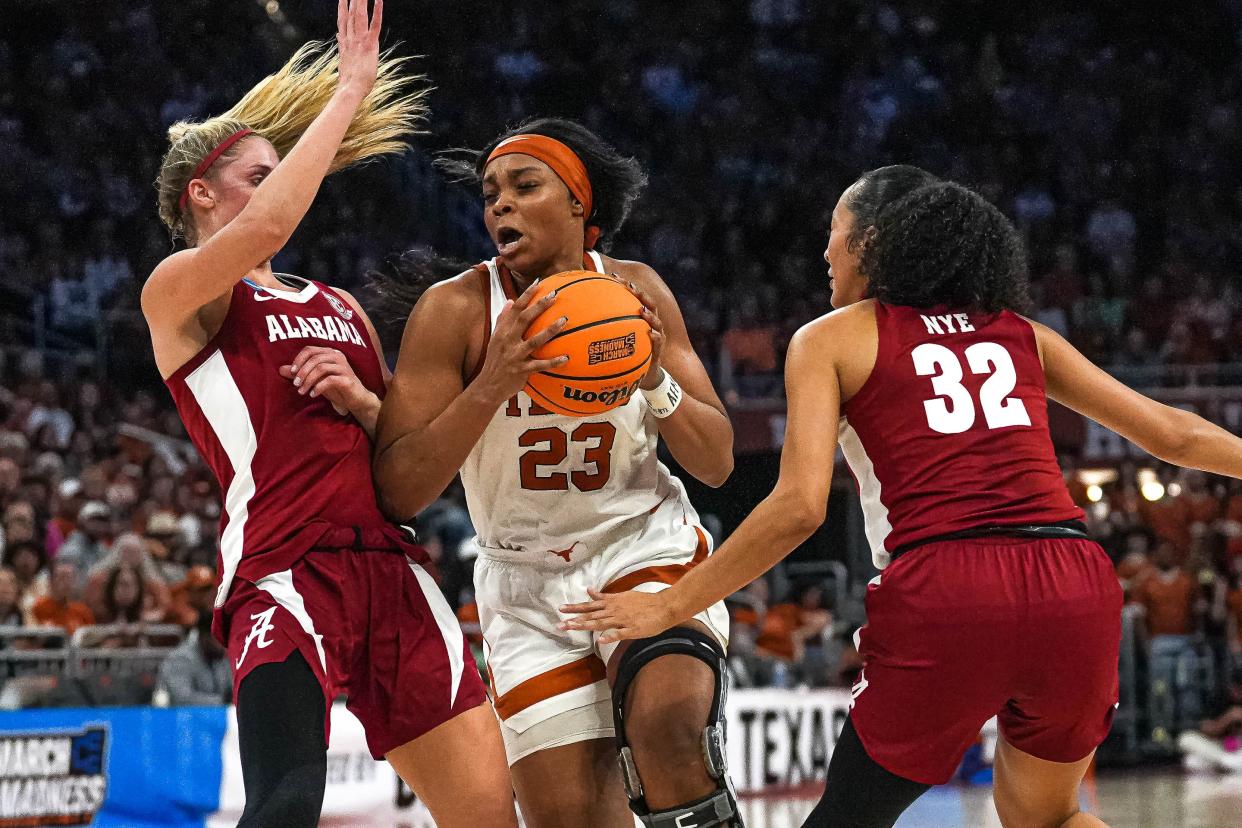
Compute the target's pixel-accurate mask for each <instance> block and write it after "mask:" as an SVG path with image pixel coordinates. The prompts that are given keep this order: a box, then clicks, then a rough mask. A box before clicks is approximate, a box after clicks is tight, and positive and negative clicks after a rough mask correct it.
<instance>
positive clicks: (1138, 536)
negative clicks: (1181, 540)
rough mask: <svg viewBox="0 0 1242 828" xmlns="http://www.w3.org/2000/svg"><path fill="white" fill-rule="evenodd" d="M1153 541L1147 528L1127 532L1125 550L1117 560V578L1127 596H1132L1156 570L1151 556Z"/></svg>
mask: <svg viewBox="0 0 1242 828" xmlns="http://www.w3.org/2000/svg"><path fill="white" fill-rule="evenodd" d="M1151 541H1152V538H1151V533H1150V532H1148V531H1147V530H1146V529H1141V528H1140V529H1132V530H1131V531H1130V532H1128V533H1127V534H1126V546H1125V551H1124V552H1123V553H1122V556H1121V560H1120V561H1118V562H1117V580H1119V581H1121V588H1122V589H1124V590H1125V593H1126V596H1127V597H1131V598H1132V597H1133V595H1134V589H1135V588H1136V587H1137V586H1138V585H1139V584H1140V583H1142V582H1143V580H1144V579H1145V578H1147V576H1149V575H1151V574H1152V572H1154V571H1155V567H1154V566H1153V565H1152V562H1151V557H1150V551H1151Z"/></svg>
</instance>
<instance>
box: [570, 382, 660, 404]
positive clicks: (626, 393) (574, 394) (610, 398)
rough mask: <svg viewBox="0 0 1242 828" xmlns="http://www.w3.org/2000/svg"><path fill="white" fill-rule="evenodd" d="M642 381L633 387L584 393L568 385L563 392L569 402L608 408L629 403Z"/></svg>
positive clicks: (626, 386) (627, 386) (635, 383)
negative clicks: (593, 404) (596, 404)
mask: <svg viewBox="0 0 1242 828" xmlns="http://www.w3.org/2000/svg"><path fill="white" fill-rule="evenodd" d="M640 381H641V380H639V381H636V382H634V384H633V385H625V386H622V387H620V388H610V389H608V390H606V391H583V390H582V389H581V388H571V387H570V386H568V385H566V386H563V387H562V390H563V391H564V394H565V399H567V400H573V401H575V402H584V403H594V402H597V403H600V404H602V405H606V406H614V405H617V404H619V403H624V402H626V401H628V400H629V398H630V397H632V396H633V395H634V392H635V391H637V390H638V382H640Z"/></svg>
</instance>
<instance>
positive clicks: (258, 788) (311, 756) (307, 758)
mask: <svg viewBox="0 0 1242 828" xmlns="http://www.w3.org/2000/svg"><path fill="white" fill-rule="evenodd" d="M324 715H325V712H324V699H323V690H322V689H321V688H320V686H319V680H318V679H316V678H315V674H314V673H312V672H311V668H310V665H309V664H307V663H306V659H304V658H303V657H302V655H301V653H299V652H297V651H294V653H293V654H292V655H291V656H289V658H287V659H286V660H284V661H282V662H280V663H278V664H264V665H262V666H260V667H256V668H255V669H254V671H253V672H251V673H250V674H249V675H248V676H246V677H245V678H244V679H242V683H241V687H239V688H238V690H237V739H238V742H239V744H240V747H241V761H242V781H243V782H244V783H245V786H246V810H245V811H244V812H243V813H242V817H241V821H240V822H239V823H238V828H267V826H272V828H276V827H277V826H279V828H314V826H316V825H318V824H319V811H320V809H321V808H322V807H323V793H324V786H325V784H326V782H327V770H328V745H327V743H326V742H325V741H324Z"/></svg>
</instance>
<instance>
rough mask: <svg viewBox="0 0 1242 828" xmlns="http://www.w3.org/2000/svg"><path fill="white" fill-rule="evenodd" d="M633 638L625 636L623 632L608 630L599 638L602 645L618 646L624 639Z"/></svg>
mask: <svg viewBox="0 0 1242 828" xmlns="http://www.w3.org/2000/svg"><path fill="white" fill-rule="evenodd" d="M632 637H633V636H628V635H623V634H622V631H621V630H608V631H606V632H605V633H604V634H603V635H601V636H600V637H599V643H600V644H616V643H617V642H618V641H621V640H622V639H624V638H632Z"/></svg>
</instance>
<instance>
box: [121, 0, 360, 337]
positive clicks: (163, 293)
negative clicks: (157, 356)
mask: <svg viewBox="0 0 1242 828" xmlns="http://www.w3.org/2000/svg"><path fill="white" fill-rule="evenodd" d="M383 8H384V6H383V0H376V3H375V14H374V16H373V19H372V20H371V21H370V22H369V23H368V21H367V3H366V0H353V1H352V3H351V4H349V5H348V6H347V5H346V0H340V2H339V6H338V9H337V27H338V32H337V41H338V50H339V54H340V73H339V75H340V85H339V86H338V88H337V91H336V94H335V95H334V96H333V97H332V99H331V101H329V103H328V105H327V106H326V107H324V110H323V111H322V112H321V113H319V116H318V117H317V118H315V120H314V121H313V122H311V125H310V127H309V128H307V130H306V132H305V133H304V134H303V135H302V137H301V139H299V140H298V142H297V144H296V145H295V146H294V148H293V149H292V150H291V151H290V152H289V154H288V155H286V156H285V157H284V158H283V159H282V160H281V161H280V163H279V164H277V165H276V168H275V169H274V170H272V172H271V174H270V175H268V176H267V177H266V178H265V179H263V182H262V183H261V184H259V186H258V187H257V188H256V189H255V191H254V194H253V195H252V196H251V198H250V201H249V202H248V203H247V204H246V206H245V207H244V208H243V209H242V211H241V212H240V213H239V214H238V215H237V217H236V218H234V219H233V220H232V221H230V222H229V223H228V224H227V225H226V226H225V227H224V228H223V229H221V230H220V231H219V232H218V233H216V234H215V235H213V236H211V238H209V239H207V240H206V241H205V242H204V243H203V244H202V246H200V247H194V248H190V249H189V250H182V251H180V252H178V253H175V254H173V255H172V256H169V257H168V258H167V259H165V260H164V261H163V262H161V263H160V264H159V265H158V266H157V267H156V268H155V271H154V272H153V273H152V274H151V277H150V278H149V279H148V280H147V283H146V285H144V286H143V290H142V309H143V312H144V313H145V314H146V317H147V319H148V321H149V322H152V323H156V324H158V323H160V322H163V321H167V322H168V323H170V324H172V325H174V326H178V327H179V326H180V325H181V324H182V322H183V320H185V319H188V318H190V317H192V316H193V315H194V314H195V313H197V312H198V310H199V309H200V308H202V307H203V306H204V305H207V304H208V303H210V302H211V301H213V300H215V299H218V298H220V297H221V296H222V295H224V294H226V293H227V292H228V291H229V290H230V289H231V288H232V287H233V285H235V284H236V283H237V281H238V280H239V279H241V278H242V277H243V276H245V275H246V274H247V273H249V272H250V271H251V270H252V269H254V268H255V267H257V266H259V265H260V264H262V263H263V262H265V261H267V260H268V259H270V258H272V256H274V255H276V253H277V252H279V251H280V249H281V248H282V247H284V245H285V243H286V242H287V241H288V240H289V237H290V236H292V235H293V231H294V230H295V229H297V226H298V224H299V222H301V221H302V217H303V216H305V215H306V211H307V210H309V209H310V205H311V202H312V201H313V200H314V198H315V194H316V193H317V192H318V191H319V185H320V184H321V183H322V182H323V178H324V176H325V175H327V173H328V168H329V166H330V165H331V163H332V160H333V159H334V158H335V157H336V153H337V149H338V148H339V147H340V144H341V140H342V139H343V138H344V137H345V133H346V131H347V130H348V128H349V124H350V122H351V121H352V120H353V117H354V113H355V111H356V110H357V109H358V107H359V105H360V104H361V103H362V101H363V100H364V99H365V98H366V96H367V94H368V93H369V92H370V91H371V88H372V86H374V84H375V77H376V72H377V67H378V60H379V33H380V23H381V20H382V17H383ZM191 186H194V185H193V184H191Z"/></svg>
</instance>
